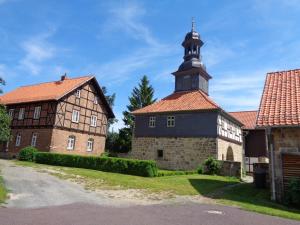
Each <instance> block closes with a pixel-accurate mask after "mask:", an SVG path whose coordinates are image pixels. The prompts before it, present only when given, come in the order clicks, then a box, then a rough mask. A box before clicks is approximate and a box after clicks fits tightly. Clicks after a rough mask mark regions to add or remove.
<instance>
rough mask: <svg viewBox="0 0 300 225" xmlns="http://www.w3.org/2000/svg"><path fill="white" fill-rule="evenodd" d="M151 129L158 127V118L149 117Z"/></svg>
mask: <svg viewBox="0 0 300 225" xmlns="http://www.w3.org/2000/svg"><path fill="white" fill-rule="evenodd" d="M148 125H149V127H150V128H155V126H156V116H150V117H149V124H148Z"/></svg>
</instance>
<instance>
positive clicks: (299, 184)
mask: <svg viewBox="0 0 300 225" xmlns="http://www.w3.org/2000/svg"><path fill="white" fill-rule="evenodd" d="M285 202H286V203H287V204H289V205H294V206H298V207H299V206H300V178H292V179H290V180H289V182H288V187H287V191H286V193H285Z"/></svg>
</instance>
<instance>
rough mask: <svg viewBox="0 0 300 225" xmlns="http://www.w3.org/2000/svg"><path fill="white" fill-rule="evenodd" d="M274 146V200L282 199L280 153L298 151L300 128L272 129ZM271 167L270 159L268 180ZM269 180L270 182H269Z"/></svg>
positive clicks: (299, 146)
mask: <svg viewBox="0 0 300 225" xmlns="http://www.w3.org/2000/svg"><path fill="white" fill-rule="evenodd" d="M272 135H273V144H274V162H275V163H274V164H275V186H276V199H277V200H279V201H281V200H282V199H283V174H282V154H281V153H282V152H288V151H295V150H298V151H299V150H300V128H272ZM271 173H272V165H271V158H270V178H271V179H272V176H271ZM271 179H270V180H271Z"/></svg>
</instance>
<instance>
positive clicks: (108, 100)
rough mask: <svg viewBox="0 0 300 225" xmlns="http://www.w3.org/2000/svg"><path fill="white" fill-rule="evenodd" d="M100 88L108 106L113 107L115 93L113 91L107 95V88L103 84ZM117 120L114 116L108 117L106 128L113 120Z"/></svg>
mask: <svg viewBox="0 0 300 225" xmlns="http://www.w3.org/2000/svg"><path fill="white" fill-rule="evenodd" d="M101 89H102V92H103V94H104V96H105V99H106V101H107V102H108V104H109V106H110V107H111V108H113V107H114V105H115V99H116V93H113V94H112V95H109V94H108V93H107V88H106V87H105V86H102V88H101ZM117 121H118V120H117V119H116V118H112V119H109V120H108V124H107V129H109V127H110V126H111V125H112V124H114V123H115V122H117Z"/></svg>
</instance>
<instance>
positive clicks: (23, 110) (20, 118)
mask: <svg viewBox="0 0 300 225" xmlns="http://www.w3.org/2000/svg"><path fill="white" fill-rule="evenodd" d="M21 112H22V113H21ZM24 118H25V108H20V109H19V115H18V120H24Z"/></svg>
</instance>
